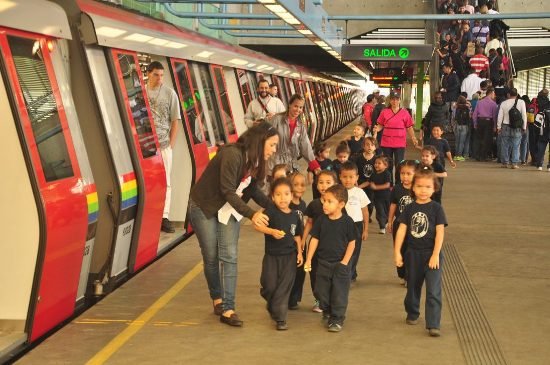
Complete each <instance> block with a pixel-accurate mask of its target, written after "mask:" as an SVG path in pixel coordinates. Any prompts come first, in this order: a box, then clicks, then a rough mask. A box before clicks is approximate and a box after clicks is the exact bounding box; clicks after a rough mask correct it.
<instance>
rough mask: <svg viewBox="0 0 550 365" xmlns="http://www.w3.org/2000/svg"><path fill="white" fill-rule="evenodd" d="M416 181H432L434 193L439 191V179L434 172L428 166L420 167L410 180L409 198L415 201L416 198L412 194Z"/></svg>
mask: <svg viewBox="0 0 550 365" xmlns="http://www.w3.org/2000/svg"><path fill="white" fill-rule="evenodd" d="M418 179H432V180H433V182H434V192H436V191H439V187H440V184H439V179H438V178H437V176H435V172H434V170H432V168H431V167H430V166H426V165H420V166H419V167H418V168H417V169H416V172H415V173H414V176H413V179H412V189H411V198H413V199H416V196H415V194H414V183H415V182H416V180H418Z"/></svg>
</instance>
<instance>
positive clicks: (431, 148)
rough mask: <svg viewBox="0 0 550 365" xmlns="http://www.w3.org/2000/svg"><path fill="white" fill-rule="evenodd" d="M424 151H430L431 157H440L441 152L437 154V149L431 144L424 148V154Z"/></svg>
mask: <svg viewBox="0 0 550 365" xmlns="http://www.w3.org/2000/svg"><path fill="white" fill-rule="evenodd" d="M424 151H428V152H429V153H430V154H431V155H434V156H435V158H437V157H438V156H439V152H437V148H435V147H434V146H432V145H431V144H428V145H425V146H424V147H422V152H424Z"/></svg>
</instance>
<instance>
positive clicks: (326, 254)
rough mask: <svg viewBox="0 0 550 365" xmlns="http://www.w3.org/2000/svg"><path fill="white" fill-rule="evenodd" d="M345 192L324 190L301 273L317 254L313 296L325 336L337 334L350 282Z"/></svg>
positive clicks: (351, 240)
mask: <svg viewBox="0 0 550 365" xmlns="http://www.w3.org/2000/svg"><path fill="white" fill-rule="evenodd" d="M347 200H348V192H347V190H346V188H345V187H343V186H342V185H334V186H331V187H330V188H328V189H327V190H326V192H325V195H324V196H323V212H324V213H325V214H324V215H321V216H320V217H319V218H318V219H317V220H316V221H315V224H314V225H313V229H312V230H311V237H312V238H311V241H310V243H309V245H310V246H309V250H308V253H307V260H306V263H305V265H304V270H306V271H309V270H311V260H312V258H313V255H314V254H315V253H317V261H318V265H319V266H318V268H317V280H316V284H315V289H314V294H315V297H316V298H317V299H318V300H319V304H320V307H321V309H322V310H323V319H328V330H329V332H340V331H341V330H342V326H343V324H344V319H345V317H346V309H347V306H348V294H349V287H350V282H351V274H350V265H349V263H350V260H351V257H352V255H353V251H354V249H355V237H356V231H355V225H354V223H353V219H351V218H350V217H349V216H348V215H344V214H342V209H343V208H344V207H345V205H346V203H347Z"/></svg>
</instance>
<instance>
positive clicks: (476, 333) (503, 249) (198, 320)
mask: <svg viewBox="0 0 550 365" xmlns="http://www.w3.org/2000/svg"><path fill="white" fill-rule="evenodd" d="M352 129H353V126H352V125H350V126H348V127H346V128H344V129H343V130H342V131H340V132H339V133H337V134H336V135H335V136H333V137H332V138H331V139H330V140H329V143H331V144H332V145H333V146H335V145H336V144H337V143H338V142H339V141H340V140H342V139H343V138H344V137H346V136H349V135H351V131H352ZM332 152H334V148H333V150H332ZM406 157H407V158H418V157H419V151H417V150H412V149H411V150H408V151H407V155H406ZM448 172H449V177H448V178H447V179H446V181H445V188H444V194H443V206H444V208H445V211H446V214H447V219H448V222H449V226H448V227H447V229H446V231H445V241H444V242H445V243H444V247H445V248H444V254H445V263H444V294H443V301H444V302H443V314H442V326H441V333H442V335H441V337H439V338H432V337H429V336H428V333H427V331H426V329H425V328H424V321H423V318H424V315H423V308H424V307H423V304H422V307H421V308H422V309H421V313H422V314H421V317H420V321H419V323H418V325H416V326H410V325H406V324H405V310H404V308H403V299H404V296H405V291H406V289H405V288H404V287H403V286H401V285H400V284H399V281H398V280H397V277H396V274H395V268H394V266H393V258H392V241H391V235H389V234H388V235H380V234H378V229H377V228H378V226H377V223H376V222H375V221H373V223H371V225H370V229H369V231H370V233H369V237H368V239H367V241H366V242H365V243H363V249H362V252H361V258H360V261H359V266H358V273H359V276H358V280H357V282H356V283H355V284H354V285H353V286H352V289H351V291H350V297H349V307H348V311H347V319H346V322H345V325H344V329H343V331H342V332H340V333H329V332H327V330H326V328H325V327H324V326H323V324H322V323H321V321H320V319H321V316H320V314H318V313H314V312H312V311H311V307H312V304H313V298H312V295H311V290H310V286H309V279H306V283H305V285H304V298H303V301H302V302H301V303H300V308H299V309H298V310H295V311H289V318H288V326H289V330H288V331H276V330H275V326H274V323H273V321H271V319H270V318H269V315H268V313H267V312H266V310H265V301H264V300H263V299H262V298H261V297H260V294H259V290H260V285H259V279H260V271H261V262H262V257H263V250H264V243H263V242H264V239H263V235H262V234H260V233H258V232H256V231H255V230H254V229H253V228H252V227H251V226H250V225H249V224H246V223H244V224H243V227H242V229H241V238H240V241H239V276H238V290H237V298H236V302H237V312H238V313H239V315H240V317H241V318H242V319H243V320H244V326H243V327H242V328H234V327H229V326H227V325H225V324H222V323H220V321H219V318H218V317H216V316H215V315H214V314H213V313H212V304H211V301H210V298H209V295H208V290H207V286H206V281H205V279H204V276H203V272H202V263H201V255H200V250H199V247H198V244H197V240H196V239H195V237H194V236H193V237H191V238H189V239H188V240H187V241H185V242H184V243H183V244H181V245H179V246H178V247H176V248H175V249H173V250H172V251H171V252H169V253H167V254H166V255H165V256H163V257H162V258H161V259H159V260H158V261H156V262H155V263H153V264H152V265H150V266H149V267H148V268H146V269H145V270H143V271H142V272H141V273H139V274H138V275H137V276H135V277H134V278H133V279H131V280H130V281H128V282H127V283H125V284H124V285H123V286H121V287H120V288H119V289H117V290H116V291H115V292H113V293H112V294H110V295H109V296H107V297H106V298H105V299H103V300H102V301H100V302H99V303H98V304H97V305H95V306H93V307H92V308H90V309H89V310H87V311H86V312H84V313H83V314H82V315H81V316H79V317H78V318H76V319H74V320H73V321H72V322H71V323H70V324H68V325H66V326H65V327H63V328H62V329H61V330H59V331H58V332H56V333H55V334H53V335H52V336H50V337H49V338H47V339H46V340H45V341H44V342H42V343H41V344H40V345H39V346H37V347H36V348H34V349H33V350H32V351H30V352H29V353H27V354H26V355H25V356H23V357H22V358H20V359H19V360H18V361H17V362H16V363H17V364H22V365H27V364H41V365H43V364H103V363H105V364H214V363H223V364H226V365H229V364H259V363H261V364H263V365H269V364H334V363H338V364H428V363H432V364H548V359H549V358H550V346H548V345H547V344H549V343H550V306H549V305H548V298H550V274H549V271H548V263H549V262H550V246H549V245H550V244H549V239H548V238H549V237H550V221H549V218H550V213H549V208H548V207H549V206H550V193H549V189H548V188H549V187H550V172H538V171H536V170H535V169H534V168H533V167H522V168H521V169H519V170H511V169H502V168H500V165H499V164H496V163H479V162H469V161H466V162H459V163H458V167H457V168H456V169H450V168H449V170H448ZM308 194H310V192H308ZM310 197H311V195H309V196H306V200H307V201H309V200H308V199H310Z"/></svg>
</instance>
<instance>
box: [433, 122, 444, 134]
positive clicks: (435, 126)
mask: <svg viewBox="0 0 550 365" xmlns="http://www.w3.org/2000/svg"><path fill="white" fill-rule="evenodd" d="M434 128H439V129H441V131H442V132H443V126H442V125H441V124H439V123H434V124H433V125H432V127H431V130H432V131H433V130H434Z"/></svg>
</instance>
